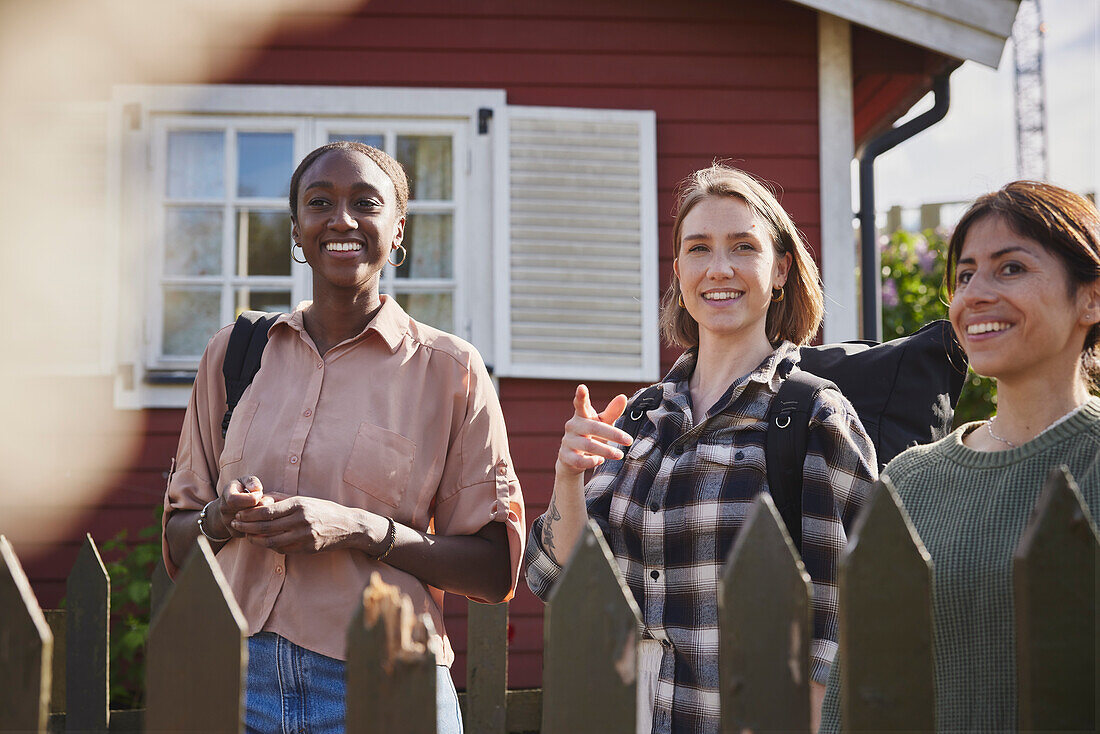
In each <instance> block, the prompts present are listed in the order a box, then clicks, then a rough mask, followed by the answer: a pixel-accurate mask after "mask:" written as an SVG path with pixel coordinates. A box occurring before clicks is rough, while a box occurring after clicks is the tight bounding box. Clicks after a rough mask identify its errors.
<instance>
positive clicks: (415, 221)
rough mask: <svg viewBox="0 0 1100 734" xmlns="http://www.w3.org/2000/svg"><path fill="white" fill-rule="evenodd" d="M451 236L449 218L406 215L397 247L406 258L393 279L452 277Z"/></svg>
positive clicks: (452, 220) (452, 227)
mask: <svg viewBox="0 0 1100 734" xmlns="http://www.w3.org/2000/svg"><path fill="white" fill-rule="evenodd" d="M453 232H454V216H453V215H451V214H410V215H409V220H408V223H406V225H405V239H404V240H402V243H401V244H403V245H404V246H405V249H407V250H408V251H409V254H408V256H407V257H406V258H405V262H404V263H402V265H401V267H399V268H397V272H396V275H397V277H398V278H450V277H452V273H453V269H452V267H451V261H452V259H453V258H452V255H451V253H452V252H453V251H454V240H453V237H452V234H453ZM394 262H397V260H396V259H394Z"/></svg>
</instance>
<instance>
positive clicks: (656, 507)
mask: <svg viewBox="0 0 1100 734" xmlns="http://www.w3.org/2000/svg"><path fill="white" fill-rule="evenodd" d="M649 509H650V511H651V512H657V511H658V510H660V509H661V508H660V506H659V505H658V504H657V503H656V502H650V503H649Z"/></svg>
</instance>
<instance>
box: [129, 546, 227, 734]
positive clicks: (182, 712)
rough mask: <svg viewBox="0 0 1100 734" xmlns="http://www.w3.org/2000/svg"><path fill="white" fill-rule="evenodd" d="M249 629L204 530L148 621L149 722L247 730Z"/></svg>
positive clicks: (150, 725)
mask: <svg viewBox="0 0 1100 734" xmlns="http://www.w3.org/2000/svg"><path fill="white" fill-rule="evenodd" d="M247 629H248V626H247V623H246V622H245V618H244V615H243V614H242V613H241V610H240V607H238V606H237V602H236V600H235V599H234V598H233V593H232V592H231V591H230V589H229V584H228V582H226V580H225V576H224V575H222V571H221V567H220V566H219V565H218V561H217V559H215V558H214V553H213V551H211V550H210V544H209V543H207V541H206V538H202V537H200V538H199V539H198V541H197V542H196V544H195V548H194V550H192V551H191V555H190V556H189V557H188V559H187V562H186V563H185V564H184V566H183V569H182V570H181V571H180V573H179V576H178V577H177V579H176V585H175V588H173V589H172V591H171V592H170V593H169V595H168V598H167V599H165V602H164V607H163V608H162V609H161V611H160V614H158V615H157V618H156V619H155V620H153V623H152V625H151V626H150V628H149V643H148V654H147V657H146V672H145V682H146V685H145V688H146V700H147V702H148V703H147V708H146V711H145V726H146V728H147V729H148V730H150V731H158V730H171V731H203V732H240V731H242V729H243V727H244V690H245V675H246V673H247V661H248V648H247V647H246V645H245V633H246V631H247Z"/></svg>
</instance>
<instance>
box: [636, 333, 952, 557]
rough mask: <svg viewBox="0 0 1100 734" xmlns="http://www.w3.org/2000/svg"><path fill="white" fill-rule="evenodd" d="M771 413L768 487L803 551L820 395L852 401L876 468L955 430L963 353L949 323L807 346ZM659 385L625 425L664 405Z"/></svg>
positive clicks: (639, 424) (638, 400) (646, 392)
mask: <svg viewBox="0 0 1100 734" xmlns="http://www.w3.org/2000/svg"><path fill="white" fill-rule="evenodd" d="M799 352H800V354H801V359H800V361H799V366H798V367H797V368H795V369H794V370H792V371H791V373H790V374H789V375H787V377H786V379H785V380H784V381H783V384H782V385H781V386H780V388H779V393H778V394H777V395H776V398H775V400H773V401H772V404H771V408H770V409H769V410H768V437H767V449H766V452H765V454H764V455H765V457H766V459H767V464H768V486H769V488H770V489H771V494H772V498H773V499H774V500H775V504H776V507H777V508H778V510H779V514H780V515H781V516H782V517H783V524H784V525H786V526H787V532H788V533H789V534H790V536H791V540H792V541H794V544H795V547H796V548H798V549H799V550H800V551H801V548H802V465H803V464H804V463H805V460H806V442H807V439H808V437H809V423H810V411H811V410H812V409H813V404H814V399H815V398H816V397H817V394H818V393H819V392H820V391H821V390H824V389H825V388H827V387H836V388H837V389H838V390H840V392H842V393H843V394H844V396H845V397H846V398H848V400H849V401H850V402H851V403H852V406H853V407H854V408H855V409H856V413H858V414H859V419H860V422H862V423H863V427H864V428H865V429H866V430H867V435H868V436H870V438H871V441H872V443H874V444H875V451H876V453H877V454H878V460H879V468H880V469H881V468H882V467H883V466H885V465H886V464H887V462H889V461H890V459H892V458H894V457H895V456H897V455H898V454H899V453H901V452H902V451H904V450H905V449H907V448H909V447H910V446H913V445H914V444H919V443H928V442H930V441H935V440H937V439H940V438H943V437H944V436H946V435H947V434H948V433H949V432H950V431H951V421H952V419H953V418H954V415H955V404H956V403H957V402H958V400H959V393H960V392H962V386H963V383H964V381H965V380H966V367H967V361H966V354H965V353H964V352H963V351H962V348H961V347H960V346H959V344H958V342H957V341H956V340H955V335H954V333H953V332H952V330H951V324H949V323H948V322H946V321H942V320H941V321H934V322H932V323H930V324H928V325H926V326H924V327H923V328H921V329H920V330H919V331H917V332H915V333H913V334H911V335H909V336H906V337H902V338H900V339H894V340H892V341H888V342H885V343H882V344H879V343H878V342H872V341H850V342H841V343H839V344H824V345H822V346H817V347H802V348H801V349H800V350H799ZM662 396H663V389H662V387H661V385H660V384H657V385H653V386H651V387H649V388H646V389H645V390H643V391H642V392H641V393H639V394H638V395H637V396H636V397H635V398H634V399H633V400H632V401H631V402H630V403H629V404H628V405H627V406H626V410H625V411H624V415H626V417H627V420H626V422H625V423H624V424H623V426H622V429H623V430H624V431H626V432H627V433H629V434H630V435H631V436H632V437H634V436H637V435H638V431H639V430H641V427H642V423H643V421H644V420H645V414H646V412H647V411H649V410H652V409H653V408H656V407H657V406H658V405H660V404H661V400H662Z"/></svg>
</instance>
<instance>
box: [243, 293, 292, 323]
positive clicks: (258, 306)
mask: <svg viewBox="0 0 1100 734" xmlns="http://www.w3.org/2000/svg"><path fill="white" fill-rule="evenodd" d="M234 305H235V307H236V308H235V310H234V314H235V315H237V316H240V315H241V312H242V311H281V312H283V313H286V312H287V311H290V310H291V306H290V291H288V290H286V291H260V290H256V289H255V288H238V289H237V293H236V298H235V299H234Z"/></svg>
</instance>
